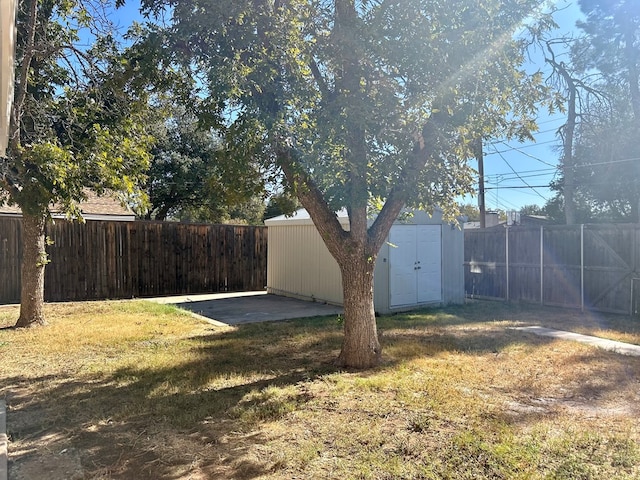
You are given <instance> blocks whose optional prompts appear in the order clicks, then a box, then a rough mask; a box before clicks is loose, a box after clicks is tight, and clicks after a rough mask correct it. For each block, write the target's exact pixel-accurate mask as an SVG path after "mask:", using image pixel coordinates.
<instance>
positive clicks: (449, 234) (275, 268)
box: [265, 209, 464, 314]
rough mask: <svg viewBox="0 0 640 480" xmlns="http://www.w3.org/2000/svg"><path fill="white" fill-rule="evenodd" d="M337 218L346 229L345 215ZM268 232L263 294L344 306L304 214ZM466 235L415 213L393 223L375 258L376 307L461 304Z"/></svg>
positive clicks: (271, 224) (334, 268)
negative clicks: (265, 291)
mask: <svg viewBox="0 0 640 480" xmlns="http://www.w3.org/2000/svg"><path fill="white" fill-rule="evenodd" d="M338 220H339V221H340V223H341V224H342V226H343V228H345V229H348V226H349V221H348V218H347V214H346V211H340V212H338ZM265 225H267V227H268V228H269V248H268V249H267V291H268V292H269V293H273V294H276V295H284V296H288V297H294V298H300V299H304V300H312V301H318V302H326V303H331V304H335V305H342V301H343V297H342V280H341V278H340V269H339V268H338V264H337V263H336V261H335V260H334V258H333V257H332V256H331V254H330V253H329V250H328V249H327V247H326V246H325V245H324V242H323V241H322V238H321V237H320V234H319V233H318V231H317V230H316V228H315V226H314V225H313V222H312V220H311V218H310V217H309V214H308V213H307V211H306V210H304V209H301V210H298V211H297V212H295V214H294V215H293V216H291V217H286V216H284V215H282V216H279V217H275V218H272V219H269V220H267V221H265ZM463 263H464V233H463V232H462V230H461V229H460V228H459V227H458V225H452V224H448V223H445V222H443V220H442V214H441V213H440V212H439V211H435V212H434V213H433V215H432V216H429V215H428V214H426V213H425V212H422V211H415V212H413V215H411V216H409V217H408V218H407V219H406V220H403V221H397V222H396V223H395V224H394V225H393V227H391V231H390V232H389V237H388V238H387V242H386V243H385V244H384V245H383V247H382V248H381V250H380V253H379V255H378V260H377V262H376V268H375V272H374V307H375V310H376V312H377V313H381V314H386V313H391V312H394V311H402V310H408V309H411V308H415V307H417V306H422V305H429V304H449V303H463V302H464V267H463Z"/></svg>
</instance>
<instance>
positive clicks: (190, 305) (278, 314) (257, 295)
mask: <svg viewBox="0 0 640 480" xmlns="http://www.w3.org/2000/svg"><path fill="white" fill-rule="evenodd" d="M147 300H151V301H154V302H158V303H165V304H172V305H177V306H179V307H180V308H184V309H185V310H189V311H191V312H193V313H195V314H196V315H198V316H202V317H205V318H206V319H208V320H210V321H212V323H215V322H218V323H220V322H221V323H222V324H226V325H240V324H243V323H255V322H271V321H277V320H289V319H293V318H305V317H324V316H328V315H338V314H340V313H342V311H343V309H342V307H339V306H335V305H328V304H326V303H318V302H306V301H304V300H298V299H295V298H289V297H282V296H279V295H271V294H267V292H263V291H258V292H240V293H215V294H207V295H185V296H174V297H161V298H152V299H147Z"/></svg>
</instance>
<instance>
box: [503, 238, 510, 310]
mask: <svg viewBox="0 0 640 480" xmlns="http://www.w3.org/2000/svg"><path fill="white" fill-rule="evenodd" d="M504 238H505V249H506V252H505V260H506V262H505V263H506V269H507V294H506V300H509V227H506V229H505V233H504Z"/></svg>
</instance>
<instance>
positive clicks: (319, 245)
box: [267, 225, 343, 304]
mask: <svg viewBox="0 0 640 480" xmlns="http://www.w3.org/2000/svg"><path fill="white" fill-rule="evenodd" d="M269 235H270V238H269V249H268V251H267V255H268V260H267V263H268V266H269V268H268V269H267V291H268V292H270V293H276V294H285V295H291V296H295V297H298V298H304V299H309V300H316V301H321V302H328V303H335V304H342V298H343V297H342V279H341V277H340V269H339V267H338V264H337V263H336V261H335V259H334V258H333V257H332V256H331V254H330V253H329V250H328V249H327V247H326V246H325V244H324V242H323V241H322V237H320V234H319V233H318V231H317V230H316V228H315V227H314V226H313V225H287V226H279V225H278V226H270V227H269Z"/></svg>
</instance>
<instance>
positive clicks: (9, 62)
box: [0, 0, 17, 157]
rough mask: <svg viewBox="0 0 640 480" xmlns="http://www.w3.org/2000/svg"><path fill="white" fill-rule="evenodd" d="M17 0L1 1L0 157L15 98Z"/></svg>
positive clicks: (3, 154)
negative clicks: (14, 60) (14, 59)
mask: <svg viewBox="0 0 640 480" xmlns="http://www.w3.org/2000/svg"><path fill="white" fill-rule="evenodd" d="M16 4H17V0H2V1H0V157H4V156H5V150H6V148H7V142H8V138H9V118H10V116H11V104H12V100H13V72H14V65H13V58H14V52H15V37H16V27H15V18H16Z"/></svg>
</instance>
